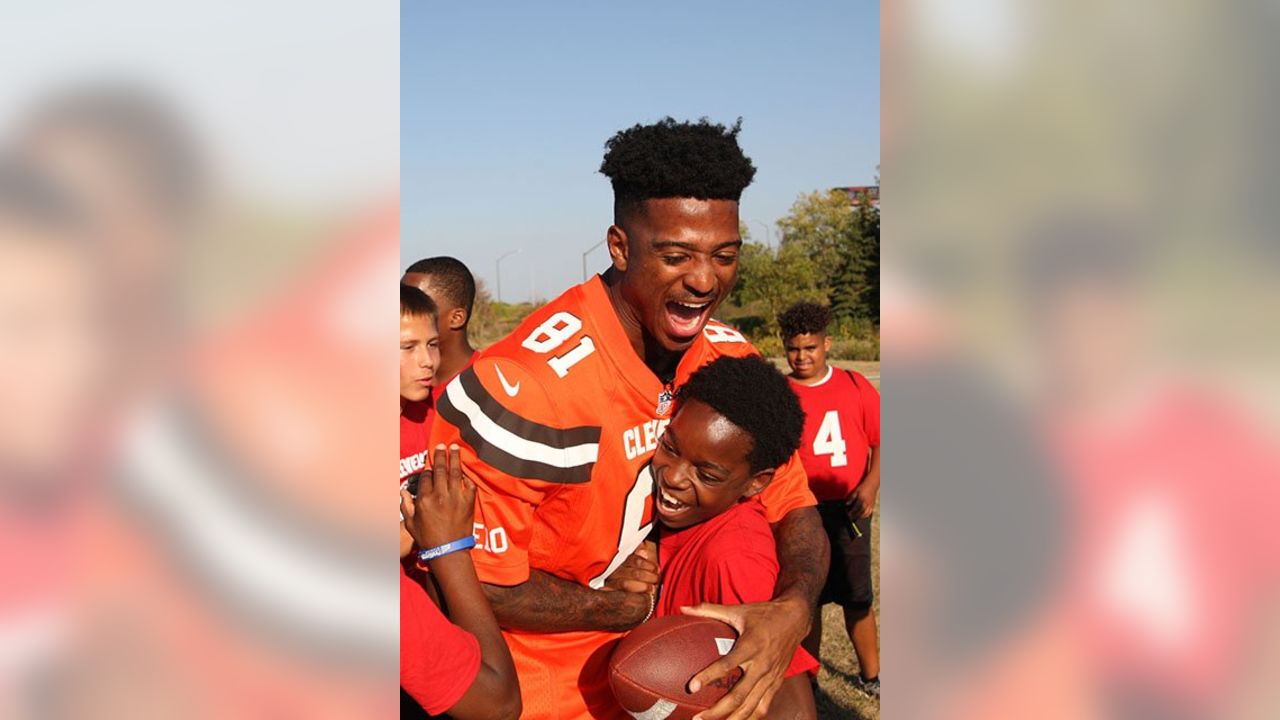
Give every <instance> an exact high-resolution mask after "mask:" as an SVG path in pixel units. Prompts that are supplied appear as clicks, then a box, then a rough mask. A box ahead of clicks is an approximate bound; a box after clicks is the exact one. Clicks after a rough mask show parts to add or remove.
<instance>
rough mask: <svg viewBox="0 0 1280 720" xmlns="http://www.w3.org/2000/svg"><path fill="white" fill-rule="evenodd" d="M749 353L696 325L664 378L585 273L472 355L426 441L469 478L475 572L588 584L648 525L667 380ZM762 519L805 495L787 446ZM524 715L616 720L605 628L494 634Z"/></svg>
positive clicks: (741, 342) (499, 580)
mask: <svg viewBox="0 0 1280 720" xmlns="http://www.w3.org/2000/svg"><path fill="white" fill-rule="evenodd" d="M755 353H756V350H755V348H753V347H752V346H751V344H750V343H749V342H748V341H747V340H746V339H745V338H744V337H743V336H742V335H741V334H740V333H738V331H736V330H734V329H733V328H730V327H728V326H725V325H722V324H720V323H717V322H714V321H712V322H710V323H708V325H707V327H706V329H705V330H704V331H703V333H702V335H701V336H700V337H699V338H698V339H697V340H696V341H695V342H694V344H693V345H692V346H691V347H690V348H689V349H688V351H686V352H685V355H684V357H683V358H682V360H681V361H680V364H679V366H678V368H677V371H676V376H675V380H674V382H673V383H672V385H671V386H670V387H668V386H664V385H663V383H662V382H661V381H660V380H659V379H658V377H657V376H656V375H654V373H653V372H652V371H651V370H649V368H648V367H647V366H645V364H644V362H643V361H642V360H641V359H640V358H639V357H637V356H636V354H635V352H634V350H632V347H631V343H630V341H629V340H628V338H627V336H626V333H625V331H624V330H623V328H622V325H621V324H620V322H619V320H618V317H617V315H616V313H615V312H614V310H613V307H612V305H611V304H610V302H609V298H608V295H607V293H606V290H605V287H604V284H603V282H602V280H601V279H600V278H599V277H596V278H593V279H592V280H590V281H588V282H586V283H584V284H582V285H579V286H576V287H573V288H570V289H569V290H568V291H567V292H565V293H564V294H563V295H561V296H560V297H559V298H557V299H555V300H553V301H552V302H550V303H548V304H547V305H546V306H544V307H542V308H540V309H539V310H538V311H536V312H534V313H533V314H532V315H530V316H529V317H528V318H527V319H526V320H525V321H524V322H523V323H522V324H521V325H520V326H519V327H518V328H516V330H515V331H514V332H512V333H511V335H509V336H508V337H507V338H505V339H504V340H502V341H500V342H498V343H497V344H495V345H493V346H492V347H490V348H488V349H487V350H485V351H483V352H481V353H480V354H479V355H478V356H477V358H476V360H475V362H474V363H473V365H472V366H471V367H470V368H468V369H467V370H465V371H464V372H462V373H461V374H460V375H459V376H458V377H457V378H455V379H454V380H453V381H452V382H450V383H449V385H448V386H447V387H446V388H445V390H444V392H443V393H442V395H441V396H440V399H439V401H438V403H437V406H436V418H435V424H434V426H433V427H432V431H431V445H432V446H434V445H435V444H436V443H446V444H448V443H452V442H456V443H458V444H459V445H460V446H461V447H462V459H463V463H464V465H465V466H466V467H467V469H468V471H469V473H470V474H471V475H472V476H474V477H475V478H476V481H477V500H476V517H475V537H476V549H475V551H473V552H472V557H473V559H474V560H475V564H476V571H477V573H478V574H479V576H480V579H481V580H482V581H483V582H486V583H489V584H494V585H518V584H520V583H522V582H524V581H525V580H527V579H528V577H529V570H530V568H536V569H538V570H541V571H544V572H547V573H551V574H553V575H556V576H558V577H560V578H564V579H567V580H571V581H574V582H577V583H580V584H582V585H586V586H589V587H592V588H597V589H598V588H600V587H601V586H602V585H603V583H604V580H605V578H607V577H608V576H609V574H610V573H612V572H613V570H614V569H616V568H617V567H618V566H619V565H621V564H622V562H623V561H624V560H626V558H627V557H628V556H629V555H630V554H631V553H632V552H633V551H634V550H635V549H636V548H637V547H639V545H640V543H641V541H643V540H644V538H645V536H646V535H648V533H649V530H650V529H651V528H652V523H653V504H652V494H653V479H652V477H651V475H650V472H649V461H650V459H651V458H652V457H653V453H654V450H655V449H656V448H657V439H658V436H659V435H660V434H661V433H662V431H663V430H664V429H665V428H666V425H667V422H668V420H669V416H670V413H671V406H672V400H673V398H672V391H673V389H674V388H678V387H679V386H680V385H681V384H682V383H684V382H685V381H686V380H687V379H688V378H689V376H690V375H691V374H692V373H693V372H694V371H696V370H697V369H698V368H700V367H702V366H703V365H705V364H706V363H708V362H711V361H712V360H714V359H715V358H716V357H719V356H721V355H736V356H742V355H749V354H755ZM761 499H762V501H763V503H764V505H765V508H766V510H767V514H768V518H769V520H770V521H771V522H774V521H777V520H780V519H781V518H782V517H783V516H784V515H786V514H787V513H788V512H790V511H791V510H792V509H795V508H798V507H805V506H809V505H814V504H815V501H814V499H813V495H812V494H811V493H810V491H809V487H808V482H807V479H806V477H805V474H804V470H803V468H802V466H801V464H800V462H799V459H798V457H796V456H793V457H792V458H791V460H790V461H788V463H787V464H786V465H785V466H783V468H781V469H780V470H779V472H778V473H777V474H776V475H775V477H774V480H773V482H772V483H771V484H770V486H769V487H768V489H767V490H766V491H765V492H764V493H763V494H762V497H761ZM505 635H506V638H507V642H508V645H510V647H511V652H512V656H513V657H514V658H515V662H516V668H517V672H518V674H519V676H520V685H521V692H522V695H523V700H524V711H525V714H524V716H523V717H526V718H586V717H626V715H625V713H624V712H623V711H622V710H621V708H619V707H618V706H617V705H616V703H614V701H613V696H612V693H611V692H610V690H609V686H608V678H607V673H606V660H607V648H605V649H603V650H602V648H603V646H604V645H605V644H607V643H609V642H611V641H612V640H614V639H615V638H617V637H619V634H617V633H609V632H566V633H525V632H520V631H510V632H506V633H505Z"/></svg>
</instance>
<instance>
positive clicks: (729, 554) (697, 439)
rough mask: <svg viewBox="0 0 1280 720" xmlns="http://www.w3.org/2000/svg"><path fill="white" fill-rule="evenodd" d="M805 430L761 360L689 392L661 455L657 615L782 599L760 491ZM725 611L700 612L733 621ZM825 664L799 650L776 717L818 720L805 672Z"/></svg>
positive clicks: (656, 464) (705, 374) (716, 366)
mask: <svg viewBox="0 0 1280 720" xmlns="http://www.w3.org/2000/svg"><path fill="white" fill-rule="evenodd" d="M803 427H804V413H803V412H802V411H801V409H800V404H799V402H798V401H797V400H796V397H795V395H794V394H792V392H791V390H790V388H789V387H788V384H787V381H786V379H785V378H783V377H782V374H781V373H779V372H778V371H777V370H776V369H774V367H773V365H772V364H770V363H769V362H768V361H767V360H764V359H762V358H760V357H755V356H751V357H741V358H740V357H730V356H725V357H721V358H719V359H717V360H715V361H713V362H711V363H710V364H708V365H706V366H704V367H703V368H702V369H700V370H698V371H697V372H695V373H694V374H693V376H692V377H690V378H689V381H688V382H687V383H685V385H684V386H683V387H682V388H680V392H679V396H678V407H677V408H676V412H675V416H674V417H673V418H672V420H671V424H670V425H668V426H667V429H666V431H665V432H664V433H663V434H662V436H661V437H660V438H659V440H658V448H657V452H656V453H655V454H654V456H653V477H654V482H655V484H656V491H657V492H656V502H655V503H654V507H655V511H656V513H657V519H658V521H659V527H658V529H657V535H658V564H659V567H660V569H661V577H662V580H661V585H660V588H659V591H658V596H657V598H656V599H655V603H654V614H655V615H656V616H663V615H672V614H675V613H677V612H680V611H681V609H682V608H692V607H693V606H696V605H698V604H700V603H704V602H706V603H718V604H721V605H740V604H743V603H753V602H762V601H765V600H768V599H769V598H770V597H771V596H772V595H773V589H774V585H775V583H776V582H777V579H778V557H777V553H776V551H775V542H776V541H775V540H774V537H773V531H772V529H771V528H770V525H769V520H768V518H767V516H766V514H765V508H764V506H763V505H762V504H761V503H760V501H759V499H758V498H757V496H758V495H759V494H760V493H761V492H762V491H764V489H765V488H766V487H767V486H768V485H769V482H770V481H771V480H773V474H774V471H775V470H777V468H778V467H779V466H780V465H783V464H784V463H786V462H787V459H788V458H790V457H791V456H792V454H794V453H795V451H796V448H797V447H798V446H799V444H800V434H801V431H802V429H803ZM716 610H717V609H716V608H714V607H710V608H703V609H702V610H700V611H699V612H698V613H697V614H700V615H705V616H707V617H715V618H717V619H720V620H725V621H728V620H730V618H728V617H726V616H718V615H717V613H716ZM691 614H692V613H691ZM738 630H739V631H741V628H738ZM817 669H818V663H817V661H816V660H814V658H813V657H812V656H811V655H810V654H809V653H807V652H805V651H804V649H803V648H797V649H796V651H795V657H794V658H793V659H792V661H791V665H790V667H789V668H788V669H787V679H786V680H784V681H783V685H782V688H781V689H780V690H779V691H778V694H777V695H775V696H774V699H773V702H772V704H771V706H770V712H769V715H768V716H767V717H787V718H812V717H815V716H816V710H815V708H814V702H813V692H812V690H811V689H810V685H809V682H808V677H807V676H806V674H805V673H807V672H812V673H816V672H817Z"/></svg>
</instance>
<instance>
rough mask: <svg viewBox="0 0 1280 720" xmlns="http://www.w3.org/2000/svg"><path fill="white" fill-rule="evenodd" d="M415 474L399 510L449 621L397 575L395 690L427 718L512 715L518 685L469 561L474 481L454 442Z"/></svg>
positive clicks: (508, 719) (505, 718) (509, 719)
mask: <svg viewBox="0 0 1280 720" xmlns="http://www.w3.org/2000/svg"><path fill="white" fill-rule="evenodd" d="M418 478H419V479H418V483H417V488H416V489H417V491H418V494H417V496H416V497H415V496H411V495H410V494H409V492H408V491H406V490H401V491H400V513H401V515H402V516H403V517H404V518H405V527H407V528H408V529H409V531H410V532H411V534H412V535H413V537H414V539H415V540H416V541H417V544H418V546H419V547H422V548H425V549H424V550H422V551H420V552H419V554H418V560H419V562H423V563H426V564H428V565H429V566H430V567H431V574H432V575H433V576H434V577H435V580H436V583H437V584H438V585H439V586H440V593H441V595H442V597H443V600H444V602H445V604H446V605H447V606H448V608H449V613H450V617H451V618H452V619H453V620H454V621H455V622H456V623H457V624H456V625H455V624H453V623H451V622H450V621H449V619H446V618H445V616H444V615H443V614H441V612H440V609H439V608H437V607H436V606H435V604H434V603H432V602H431V600H429V599H428V598H427V595H426V593H424V592H423V590H422V587H421V586H419V585H418V583H416V582H414V581H413V580H411V579H409V578H408V577H406V576H405V574H404V571H403V570H402V571H401V572H400V687H401V688H402V689H403V690H404V692H405V693H407V694H408V695H409V696H410V697H411V698H412V699H413V700H414V701H415V702H416V703H417V704H418V705H419V706H421V707H422V708H423V709H425V710H426V711H427V712H428V713H430V714H432V715H441V714H444V713H446V712H447V713H448V714H449V716H450V717H452V718H455V720H468V719H469V718H488V719H490V720H515V719H516V718H518V717H519V716H520V707H521V706H520V686H519V684H518V683H517V681H516V668H515V665H514V664H513V663H512V661H511V652H510V651H509V650H508V649H507V644H506V642H505V641H504V640H503V639H502V631H501V630H499V629H498V621H497V619H496V618H494V616H493V609H492V608H491V607H490V606H489V600H488V599H487V598H486V597H485V596H484V591H482V590H481V589H480V581H479V580H478V579H477V578H476V569H475V566H474V565H472V564H471V553H470V548H471V547H474V546H475V538H473V537H472V536H471V532H472V520H473V519H474V517H475V503H476V486H475V484H474V483H472V482H471V480H470V479H468V478H467V477H465V476H464V475H463V474H462V460H461V459H460V458H459V456H458V446H457V445H454V446H453V447H451V448H450V449H449V455H448V458H447V460H446V457H445V448H444V446H443V445H441V446H439V447H437V448H436V451H435V461H434V462H433V463H432V464H431V467H429V468H427V469H425V470H423V471H422V473H420V474H419V476H418ZM401 697H402V698H403V697H404V695H403V694H402V695H401ZM406 709H407V708H404V707H402V708H401V710H402V712H403V711H405V710H406ZM409 712H410V713H412V712H413V710H412V709H410V710H409Z"/></svg>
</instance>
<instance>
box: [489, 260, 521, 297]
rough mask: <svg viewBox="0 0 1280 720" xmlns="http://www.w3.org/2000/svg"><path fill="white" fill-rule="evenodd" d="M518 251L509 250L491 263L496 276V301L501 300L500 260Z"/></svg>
mask: <svg viewBox="0 0 1280 720" xmlns="http://www.w3.org/2000/svg"><path fill="white" fill-rule="evenodd" d="M519 252H520V251H519V250H510V251H508V252H506V253H504V254H503V255H502V256H501V257H499V258H498V261H497V262H495V263H494V264H493V274H494V275H496V276H497V277H498V302H502V261H503V260H506V259H507V258H509V257H511V256H512V255H515V254H516V253H519Z"/></svg>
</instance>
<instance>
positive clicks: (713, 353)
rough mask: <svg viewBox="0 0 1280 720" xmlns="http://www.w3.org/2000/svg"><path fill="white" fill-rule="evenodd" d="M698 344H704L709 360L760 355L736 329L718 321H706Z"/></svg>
mask: <svg viewBox="0 0 1280 720" xmlns="http://www.w3.org/2000/svg"><path fill="white" fill-rule="evenodd" d="M700 342H703V343H705V347H706V352H707V355H708V358H709V359H714V358H716V357H718V356H721V355H729V356H732V357H746V356H748V355H759V354H760V352H759V351H758V350H756V348H755V346H754V345H752V344H751V341H750V340H747V338H746V336H745V335H743V334H742V333H741V332H739V331H738V330H737V328H734V327H733V326H731V325H726V324H725V323H722V322H720V321H719V320H714V319H713V320H708V321H707V326H706V327H705V328H703V329H702V338H701V340H700Z"/></svg>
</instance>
